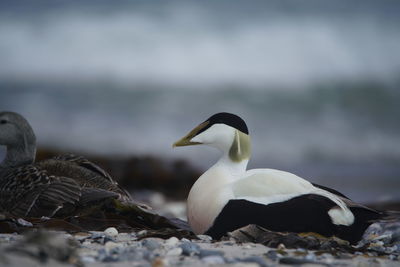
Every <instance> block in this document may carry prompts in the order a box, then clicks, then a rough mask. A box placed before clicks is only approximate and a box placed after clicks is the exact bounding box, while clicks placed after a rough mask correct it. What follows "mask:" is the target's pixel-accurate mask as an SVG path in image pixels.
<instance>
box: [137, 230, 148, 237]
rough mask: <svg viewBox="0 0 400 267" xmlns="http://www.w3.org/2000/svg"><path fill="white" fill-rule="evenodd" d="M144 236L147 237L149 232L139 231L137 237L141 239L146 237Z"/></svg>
mask: <svg viewBox="0 0 400 267" xmlns="http://www.w3.org/2000/svg"><path fill="white" fill-rule="evenodd" d="M144 235H147V230H142V231H139V232H138V233H137V237H141V236H144Z"/></svg>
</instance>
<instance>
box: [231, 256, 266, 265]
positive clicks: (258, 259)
mask: <svg viewBox="0 0 400 267" xmlns="http://www.w3.org/2000/svg"><path fill="white" fill-rule="evenodd" d="M237 261H239V262H243V263H257V265H258V266H260V267H267V266H268V265H267V263H266V262H265V260H264V259H263V258H261V257H258V256H252V257H247V258H244V259H237Z"/></svg>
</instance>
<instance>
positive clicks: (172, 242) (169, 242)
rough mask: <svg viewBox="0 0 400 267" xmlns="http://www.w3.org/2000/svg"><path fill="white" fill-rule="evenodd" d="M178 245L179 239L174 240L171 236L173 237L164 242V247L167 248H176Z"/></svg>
mask: <svg viewBox="0 0 400 267" xmlns="http://www.w3.org/2000/svg"><path fill="white" fill-rule="evenodd" d="M178 243H179V239H178V238H176V237H175V236H173V237H171V238H169V239H167V240H166V241H165V245H166V246H168V247H174V246H176V245H177V244H178Z"/></svg>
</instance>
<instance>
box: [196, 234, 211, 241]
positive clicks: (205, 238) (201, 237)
mask: <svg viewBox="0 0 400 267" xmlns="http://www.w3.org/2000/svg"><path fill="white" fill-rule="evenodd" d="M197 238H198V239H200V240H202V241H206V242H211V241H212V237H211V236H209V235H197Z"/></svg>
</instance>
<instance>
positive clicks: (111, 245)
mask: <svg viewBox="0 0 400 267" xmlns="http://www.w3.org/2000/svg"><path fill="white" fill-rule="evenodd" d="M122 247H123V245H122V244H118V243H115V242H113V241H108V242H107V243H106V244H105V245H104V248H105V249H106V252H107V253H112V252H118V250H120V249H121V248H122Z"/></svg>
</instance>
